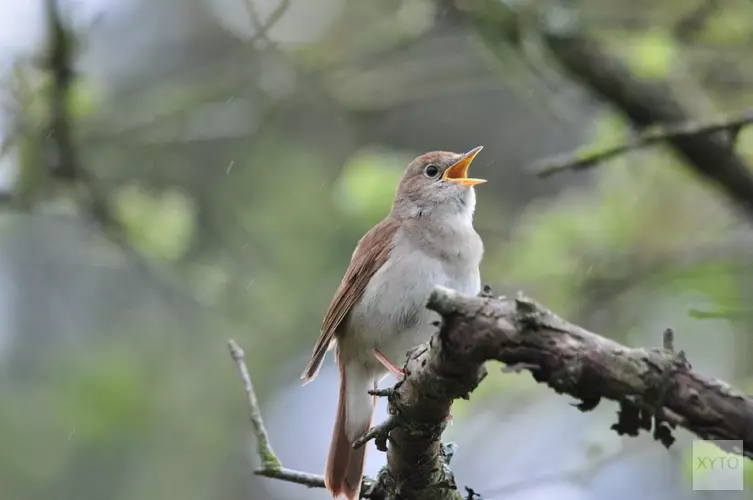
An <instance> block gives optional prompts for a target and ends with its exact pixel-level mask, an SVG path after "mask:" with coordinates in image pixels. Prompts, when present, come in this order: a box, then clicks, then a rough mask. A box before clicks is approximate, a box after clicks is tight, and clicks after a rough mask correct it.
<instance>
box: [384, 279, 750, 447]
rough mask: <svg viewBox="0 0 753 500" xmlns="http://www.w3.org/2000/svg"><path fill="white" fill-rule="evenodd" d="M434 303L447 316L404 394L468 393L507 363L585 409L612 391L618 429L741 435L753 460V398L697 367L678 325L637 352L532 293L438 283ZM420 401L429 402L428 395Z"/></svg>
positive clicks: (664, 435)
mask: <svg viewBox="0 0 753 500" xmlns="http://www.w3.org/2000/svg"><path fill="white" fill-rule="evenodd" d="M428 307H429V308H430V309H433V310H435V311H437V312H439V313H440V314H442V316H443V318H444V322H443V325H442V328H441V330H440V332H439V334H438V335H437V337H436V338H435V340H434V348H433V349H430V350H428V351H426V352H424V353H422V354H420V355H416V356H413V358H412V360H411V361H410V363H411V364H412V366H413V367H414V370H413V373H412V375H411V376H409V377H408V378H407V379H406V381H405V383H404V384H403V385H402V386H401V387H400V388H399V389H398V390H397V392H398V393H399V395H401V396H403V395H406V396H407V395H413V396H417V395H419V394H423V396H424V397H430V398H431V399H434V400H436V399H437V397H438V396H440V398H439V399H442V397H444V398H447V397H460V396H462V395H463V394H466V393H468V392H470V391H472V390H473V389H474V388H475V385H474V380H473V379H474V375H473V374H476V373H479V370H481V366H482V363H484V362H485V361H489V360H497V361H501V362H503V363H506V364H508V365H522V366H524V367H525V369H528V370H529V371H530V372H531V373H532V375H533V376H534V378H535V379H536V380H537V381H538V382H541V383H545V384H547V385H548V386H549V387H551V388H552V389H554V390H555V391H556V392H558V393H563V394H569V395H571V396H573V397H575V398H576V399H579V400H580V401H581V403H580V404H579V405H578V408H579V409H580V410H582V411H589V410H591V409H593V408H594V407H596V405H597V404H598V403H599V401H600V400H601V399H602V398H606V399H611V400H614V401H617V402H619V403H620V405H621V410H620V415H621V417H620V421H619V422H618V423H617V424H616V425H615V426H613V429H614V430H616V431H617V432H618V433H620V434H629V435H636V434H637V433H638V431H639V430H640V429H641V428H643V429H645V430H649V429H651V427H652V424H653V428H654V434H655V437H656V438H657V439H658V440H660V441H662V442H663V443H664V444H665V445H667V446H668V445H669V444H671V442H672V439H671V436H669V434H668V433H669V428H673V427H675V426H680V427H684V428H685V429H687V430H689V431H691V432H693V433H694V434H696V435H697V436H699V437H701V438H703V439H725V440H740V441H742V442H743V445H744V448H745V449H744V451H743V450H735V451H736V452H737V453H740V454H744V455H745V456H747V457H749V458H753V397H751V396H748V395H745V394H743V393H741V392H739V391H736V390H734V389H733V388H732V387H730V386H729V385H728V384H727V383H725V382H722V381H720V380H717V379H714V378H712V377H707V376H704V375H701V374H698V373H696V372H694V371H692V369H691V367H690V365H689V364H688V362H687V360H686V359H685V356H684V354H683V353H682V352H677V353H676V352H674V351H673V350H671V349H669V348H670V347H672V344H673V334H672V332H671V330H670V331H667V332H665V334H664V342H663V343H664V347H663V348H661V349H652V350H648V349H642V348H635V349H632V348H628V347H625V346H623V345H620V344H618V343H617V342H614V341H612V340H609V339H607V338H605V337H602V336H599V335H597V334H595V333H591V332H589V331H587V330H585V329H583V328H581V327H579V326H576V325H573V324H571V323H568V322H567V321H564V320H563V319H561V318H559V317H557V316H556V315H555V314H554V313H552V312H551V311H549V310H547V309H546V308H544V307H543V306H541V305H539V304H537V303H536V302H534V301H532V300H531V299H529V298H527V297H525V296H523V295H519V296H518V297H517V298H515V299H509V298H505V297H499V298H492V297H470V296H464V295H461V294H459V293H457V292H454V291H452V290H449V289H445V288H441V287H437V288H436V289H435V291H434V292H433V293H432V295H431V297H430V298H429V301H428ZM469 375H470V376H469ZM476 378H479V377H477V376H476ZM437 380H438V381H441V383H440V384H437V382H436V381H437ZM427 384H429V385H428V386H427ZM432 384H433V385H432ZM403 401H404V402H405V401H406V399H405V398H403ZM408 401H410V402H411V403H413V402H414V401H413V400H408ZM404 404H405V403H404ZM432 404H434V405H436V404H438V403H437V402H436V401H435V402H433V403H432ZM415 405H418V406H423V407H425V406H426V405H425V404H424V403H422V402H421V401H420V399H419V400H418V401H415ZM415 405H414V406H415ZM661 428H664V430H657V429H661Z"/></svg>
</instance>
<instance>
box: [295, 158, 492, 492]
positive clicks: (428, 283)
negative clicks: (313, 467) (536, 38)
mask: <svg viewBox="0 0 753 500" xmlns="http://www.w3.org/2000/svg"><path fill="white" fill-rule="evenodd" d="M481 149H482V147H481V146H479V147H477V148H475V149H472V150H471V151H469V152H468V153H465V154H458V153H450V152H444V151H435V152H431V153H426V154H424V155H421V156H419V157H418V158H416V159H415V160H413V161H412V162H411V163H410V164H409V165H408V167H407V168H406V170H405V173H404V174H403V176H402V179H401V180H400V184H399V185H398V187H397V192H396V194H395V201H394V203H393V205H392V210H391V211H390V213H389V214H388V215H387V217H385V218H384V219H383V220H382V221H381V222H380V223H379V224H377V225H376V226H374V227H373V228H372V229H371V230H370V231H369V232H368V233H366V235H364V236H363V238H361V239H360V240H359V242H358V245H357V246H356V248H355V251H354V252H353V255H352V257H351V260H350V266H348V269H347V271H346V272H345V276H344V277H343V279H342V281H341V282H340V286H339V287H338V288H337V292H336V293H335V296H334V298H333V299H332V302H331V303H330V305H329V309H328V310H327V313H326V315H325V316H324V321H323V323H322V327H321V334H320V335H319V338H318V339H317V341H316V345H315V346H314V351H313V354H312V355H311V360H310V361H309V364H308V366H307V367H306V369H305V370H304V372H303V375H302V376H301V378H302V379H303V381H304V385H305V384H307V383H308V382H310V381H311V380H313V379H314V377H316V375H317V373H318V372H319V368H320V367H321V364H322V360H323V359H324V355H325V354H326V352H327V351H328V350H329V349H331V348H332V347H336V349H335V356H336V359H337V365H338V367H339V369H340V397H339V401H338V408H337V417H336V421H335V429H334V432H333V434H332V443H331V445H330V450H329V456H328V458H327V465H326V469H325V475H324V478H325V483H326V486H327V489H328V490H329V491H330V492H331V493H332V496H333V498H337V497H338V496H340V495H345V497H346V498H348V499H349V500H353V499H355V498H357V497H358V495H359V490H360V485H361V478H362V475H363V466H364V452H365V447H361V448H359V449H357V450H356V449H353V442H354V441H355V440H356V439H358V438H359V437H360V436H362V435H363V434H364V433H365V432H366V431H367V430H368V429H369V428H370V427H371V420H372V416H373V413H374V405H375V403H376V401H375V398H374V397H373V396H371V395H369V394H368V391H369V390H373V389H375V388H376V387H377V384H378V383H379V381H380V380H382V379H383V378H384V377H385V376H386V375H387V374H388V373H390V372H391V373H393V374H394V375H396V376H397V377H401V376H402V370H401V369H400V368H398V366H402V365H403V364H404V362H405V360H406V355H407V352H408V351H409V350H410V349H412V348H413V347H415V346H417V345H419V344H421V343H423V342H426V341H428V340H429V338H430V337H431V335H432V334H433V333H434V331H435V330H436V328H435V327H434V326H432V323H434V322H435V321H437V320H439V316H438V315H437V314H436V313H435V312H433V311H430V310H429V309H427V308H426V307H425V302H426V299H427V298H428V296H429V293H430V292H431V289H432V288H433V287H434V286H435V285H443V286H446V287H449V288H453V289H456V290H458V291H460V292H464V293H468V294H477V293H478V292H479V290H480V287H481V280H480V276H479V264H480V262H481V257H482V255H483V252H484V247H483V244H482V242H481V238H479V236H478V234H476V231H475V230H474V228H473V212H474V210H475V207H476V195H475V193H474V190H473V186H475V185H477V184H481V183H482V182H486V181H484V180H483V179H470V178H468V177H467V175H466V174H467V172H468V167H469V166H470V164H471V162H472V161H473V158H474V157H475V156H476V155H477V154H478V152H479V151H481Z"/></svg>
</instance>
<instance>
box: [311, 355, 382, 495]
mask: <svg viewBox="0 0 753 500" xmlns="http://www.w3.org/2000/svg"><path fill="white" fill-rule="evenodd" d="M338 365H339V367H340V397H339V399H338V403H337V417H336V420H335V429H334V431H333V432H332V443H331V444H330V448H329V456H328V457H327V466H326V468H325V473H324V482H325V484H326V486H327V489H328V490H329V491H330V493H332V497H333V498H337V497H338V496H340V495H345V497H346V498H347V499H348V500H355V499H357V498H358V495H359V490H360V488H361V478H362V477H363V467H364V459H365V453H366V446H361V447H360V448H358V449H353V442H354V441H355V440H356V439H358V438H359V437H360V436H362V435H363V434H364V433H366V431H368V430H369V427H371V420H372V418H373V416H374V405H375V404H376V397H375V396H372V395H370V394H369V393H368V391H369V390H371V389H373V388H374V379H373V377H371V376H369V375H368V374H366V373H364V372H363V371H362V370H360V369H359V368H360V367H357V366H343V364H342V363H341V362H340V361H339V360H338Z"/></svg>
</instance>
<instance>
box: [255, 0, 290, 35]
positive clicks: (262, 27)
mask: <svg viewBox="0 0 753 500" xmlns="http://www.w3.org/2000/svg"><path fill="white" fill-rule="evenodd" d="M290 1H291V0H280V3H279V4H278V5H277V7H275V10H273V11H272V13H271V14H270V15H269V17H268V18H267V20H266V21H265V22H262V20H261V18H260V17H259V13H258V12H257V11H256V6H255V5H254V0H245V1H244V3H245V5H246V12H247V13H248V17H249V18H250V19H251V24H252V25H253V27H254V29H255V30H256V33H254V36H253V38H252V39H251V43H256V42H259V41H261V40H263V41H265V42H267V43H270V41H269V38H268V37H267V33H269V30H271V29H272V27H273V26H274V25H275V24H277V22H278V21H279V20H280V19H281V18H282V16H283V14H285V11H287V10H288V7H290Z"/></svg>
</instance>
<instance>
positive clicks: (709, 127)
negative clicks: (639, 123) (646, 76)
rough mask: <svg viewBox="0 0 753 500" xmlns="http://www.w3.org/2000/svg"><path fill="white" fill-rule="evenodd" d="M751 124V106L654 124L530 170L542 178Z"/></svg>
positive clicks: (752, 117) (542, 163) (557, 157)
mask: <svg viewBox="0 0 753 500" xmlns="http://www.w3.org/2000/svg"><path fill="white" fill-rule="evenodd" d="M751 123H753V109H748V110H745V111H744V112H743V113H740V114H739V115H736V116H729V117H724V118H720V119H717V120H711V121H701V122H699V121H689V122H684V123H679V124H676V125H672V124H667V125H653V126H650V127H648V128H646V129H644V130H643V131H642V132H641V133H639V134H638V135H637V136H636V137H635V138H633V139H631V140H629V141H627V142H625V143H623V144H618V145H616V146H610V147H607V148H604V149H602V150H600V151H595V152H589V153H587V154H582V153H578V152H575V153H569V154H565V155H557V156H553V157H551V158H545V159H543V160H541V161H539V162H536V163H535V164H534V165H533V166H532V167H531V169H532V170H533V171H534V172H535V173H536V174H537V175H539V176H541V177H548V176H550V175H552V174H556V173H558V172H563V171H565V170H582V169H586V168H591V167H594V166H596V165H597V164H599V163H602V162H604V161H606V160H609V159H611V158H614V157H616V156H619V155H621V154H624V153H628V152H630V151H633V150H636V149H640V148H645V147H648V146H652V145H654V144H658V143H663V142H665V141H668V140H670V139H673V138H678V137H688V136H694V135H699V134H712V133H715V132H721V131H732V130H734V129H739V128H740V127H744V126H747V125H750V124H751Z"/></svg>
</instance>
